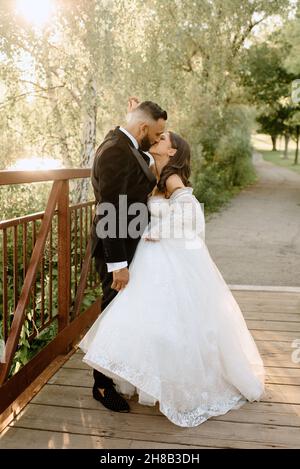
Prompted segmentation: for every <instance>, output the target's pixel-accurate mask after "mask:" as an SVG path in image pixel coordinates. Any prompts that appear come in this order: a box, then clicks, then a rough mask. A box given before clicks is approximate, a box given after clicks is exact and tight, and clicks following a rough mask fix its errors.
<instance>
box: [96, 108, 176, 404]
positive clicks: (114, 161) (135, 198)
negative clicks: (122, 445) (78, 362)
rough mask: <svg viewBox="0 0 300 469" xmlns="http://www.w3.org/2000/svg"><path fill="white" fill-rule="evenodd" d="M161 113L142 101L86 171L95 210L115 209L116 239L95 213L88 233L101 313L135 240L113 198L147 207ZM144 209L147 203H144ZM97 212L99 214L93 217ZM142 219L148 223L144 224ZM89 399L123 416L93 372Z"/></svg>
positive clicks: (120, 284)
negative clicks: (123, 230) (102, 232)
mask: <svg viewBox="0 0 300 469" xmlns="http://www.w3.org/2000/svg"><path fill="white" fill-rule="evenodd" d="M166 120H167V113H166V111H164V110H163V109H161V107H160V106H158V104H156V103H153V102H152V101H144V102H142V103H141V104H139V105H138V106H137V107H136V108H135V109H134V110H133V111H132V112H130V113H128V115H127V124H126V125H125V126H124V127H116V128H115V129H114V130H112V131H110V132H109V133H108V134H107V136H106V137H105V139H104V141H103V142H102V143H101V145H100V146H99V147H98V149H97V151H96V155H95V159H94V164H93V168H92V184H93V188H94V194H95V198H96V201H97V203H98V207H99V206H101V203H106V202H109V203H111V204H113V206H114V208H115V214H116V217H115V221H116V228H117V229H116V233H115V234H116V236H113V235H112V234H110V233H108V234H107V236H106V237H104V236H101V237H99V236H98V234H97V233H98V230H96V227H97V223H98V222H99V221H100V220H101V218H102V217H103V215H101V210H100V212H99V211H98V210H97V212H96V213H98V214H96V215H95V217H94V220H93V225H92V231H91V239H92V257H95V264H96V269H97V272H98V273H99V275H100V279H101V283H102V292H103V295H102V302H101V310H102V311H103V310H104V308H106V306H107V305H108V304H109V303H110V302H111V301H112V299H113V298H114V297H115V296H116V295H117V293H118V292H119V291H120V290H121V289H122V288H125V287H126V285H127V283H128V282H129V270H128V267H129V265H130V263H131V261H132V259H133V256H134V253H135V250H136V248H137V245H138V242H139V240H140V237H138V238H133V237H130V235H129V233H128V226H129V224H130V221H131V219H132V218H134V217H130V215H128V214H127V213H126V214H125V213H123V211H122V209H123V206H122V207H120V206H119V195H123V196H127V209H128V207H129V205H130V204H132V203H137V202H139V203H142V204H145V205H146V204H147V196H148V194H149V193H151V191H152V190H153V188H154V186H155V185H156V178H155V176H154V174H153V173H152V172H151V170H150V169H149V163H150V158H149V156H148V155H147V154H145V153H144V152H147V151H148V150H149V149H150V147H151V146H152V145H154V144H155V143H157V142H158V141H159V140H160V136H161V134H162V133H163V132H164V130H165V124H166ZM146 206H147V205H146ZM99 213H100V214H99ZM122 220H126V221H125V223H126V224H127V234H126V237H124V236H123V235H122V237H121V236H120V234H119V233H118V231H119V230H118V228H119V223H120V221H122ZM147 221H148V220H147ZM94 380H95V382H94V386H93V397H94V398H95V399H96V400H98V401H100V402H101V403H102V404H103V405H104V406H105V407H107V408H108V409H110V410H113V411H117V412H129V410H130V408H129V405H128V403H127V401H126V400H125V399H124V398H123V397H122V396H121V395H120V394H119V393H118V392H117V391H116V389H115V387H114V382H113V380H112V379H111V378H109V377H107V376H105V375H104V374H103V373H100V372H99V371H98V370H94Z"/></svg>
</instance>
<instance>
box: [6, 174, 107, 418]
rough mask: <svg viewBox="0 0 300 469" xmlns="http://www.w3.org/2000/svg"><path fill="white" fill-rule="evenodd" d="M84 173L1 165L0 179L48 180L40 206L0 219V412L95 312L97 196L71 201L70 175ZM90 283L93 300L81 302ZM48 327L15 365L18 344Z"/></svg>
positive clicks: (66, 347) (62, 350)
mask: <svg viewBox="0 0 300 469" xmlns="http://www.w3.org/2000/svg"><path fill="white" fill-rule="evenodd" d="M87 177H90V170H89V169H71V170H67V169H58V170H51V171H35V172H29V171H0V186H3V185H6V186H7V185H11V184H24V183H34V182H42V181H53V185H52V189H51V192H50V196H49V198H48V202H47V206H46V208H45V211H44V212H39V213H34V214H30V215H26V216H21V217H17V218H14V219H12V220H5V221H1V222H0V242H1V248H2V249H1V251H2V252H1V253H0V254H1V265H0V267H1V272H0V280H1V284H2V292H0V295H1V297H2V298H1V303H2V304H1V305H0V307H1V309H2V311H1V313H0V322H1V323H2V336H3V341H4V343H5V347H4V356H3V357H2V363H1V364H0V414H1V413H2V412H3V411H4V410H5V409H6V408H7V407H8V406H9V405H10V404H11V403H12V402H13V401H14V400H15V399H16V398H17V397H18V395H19V394H20V393H21V392H23V391H24V390H25V389H26V387H27V386H28V385H29V384H30V383H31V382H32V381H33V380H34V379H35V378H36V377H37V376H38V375H39V374H40V373H41V372H42V371H43V370H44V369H45V368H46V367H47V366H48V365H49V364H50V363H51V361H52V360H53V359H54V358H56V357H57V356H58V355H61V354H64V353H67V352H68V351H69V349H70V346H71V345H72V344H73V343H74V342H75V341H76V340H77V339H78V337H79V336H80V335H81V334H82V332H83V331H84V330H85V329H86V328H87V327H88V326H89V325H90V324H91V323H92V322H93V321H94V320H95V319H96V317H97V316H98V315H99V313H100V298H99V293H98V292H99V288H98V287H99V279H98V277H97V274H96V271H95V268H94V265H93V262H91V256H90V241H89V233H90V227H91V224H92V219H93V208H94V203H93V202H84V203H80V204H77V205H70V202H69V197H70V193H69V181H70V180H72V179H77V178H87ZM87 291H89V292H90V295H91V296H90V298H91V300H90V303H91V305H90V306H89V307H87V308H86V309H85V308H84V307H83V305H82V302H83V299H84V298H85V295H86V292H87ZM94 292H96V294H95V301H93V293H94ZM45 331H46V332H47V331H48V332H49V331H51V334H50V339H49V341H48V343H47V344H46V345H45V346H44V347H43V348H42V349H41V350H40V351H38V352H37V354H36V355H34V356H33V357H32V358H31V359H29V361H28V362H27V363H25V364H23V366H22V363H21V362H18V363H17V365H18V367H16V357H17V356H18V353H19V352H20V350H22V347H24V345H25V346H26V345H27V346H28V350H30V349H31V348H34V347H33V346H34V343H35V341H37V340H38V339H39V338H40V336H41V334H43V333H45ZM21 361H22V360H21ZM17 368H19V369H17Z"/></svg>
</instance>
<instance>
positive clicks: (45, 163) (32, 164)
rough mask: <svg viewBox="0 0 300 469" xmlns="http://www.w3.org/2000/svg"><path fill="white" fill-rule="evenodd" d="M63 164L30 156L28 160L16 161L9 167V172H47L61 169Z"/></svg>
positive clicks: (51, 159)
mask: <svg viewBox="0 0 300 469" xmlns="http://www.w3.org/2000/svg"><path fill="white" fill-rule="evenodd" d="M61 168H63V164H62V162H61V161H59V160H56V159H54V158H49V157H42V156H32V157H30V158H22V159H20V160H18V161H16V162H15V163H14V164H13V165H12V166H10V167H9V168H7V169H9V170H10V171H24V170H26V171H34V170H49V169H61Z"/></svg>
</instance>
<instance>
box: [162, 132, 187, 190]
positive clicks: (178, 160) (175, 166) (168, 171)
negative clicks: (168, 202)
mask: <svg viewBox="0 0 300 469" xmlns="http://www.w3.org/2000/svg"><path fill="white" fill-rule="evenodd" d="M169 136H170V140H171V145H172V148H174V150H177V151H176V153H175V155H173V156H171V157H170V160H169V162H168V163H167V164H166V166H165V167H164V168H163V170H162V172H161V175H160V178H159V181H158V183H157V188H158V190H159V192H163V193H165V192H166V181H167V179H168V177H169V176H171V175H172V174H178V176H180V178H181V179H182V182H183V184H184V185H185V186H191V183H190V181H189V177H190V175H191V150H190V146H189V144H188V143H187V142H186V141H185V140H184V139H183V138H181V137H180V135H178V134H175V133H174V132H169Z"/></svg>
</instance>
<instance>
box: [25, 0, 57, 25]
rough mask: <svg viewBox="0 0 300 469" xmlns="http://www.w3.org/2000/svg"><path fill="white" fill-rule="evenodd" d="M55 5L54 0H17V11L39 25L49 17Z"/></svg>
mask: <svg viewBox="0 0 300 469" xmlns="http://www.w3.org/2000/svg"><path fill="white" fill-rule="evenodd" d="M53 6H54V5H53V0H16V11H17V13H19V14H20V15H22V16H23V17H24V18H25V19H26V20H27V21H29V22H30V23H33V24H34V25H35V26H38V27H41V26H43V25H44V24H45V23H46V21H47V20H48V19H49V17H50V15H51V13H52V11H53Z"/></svg>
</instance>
